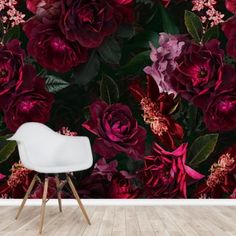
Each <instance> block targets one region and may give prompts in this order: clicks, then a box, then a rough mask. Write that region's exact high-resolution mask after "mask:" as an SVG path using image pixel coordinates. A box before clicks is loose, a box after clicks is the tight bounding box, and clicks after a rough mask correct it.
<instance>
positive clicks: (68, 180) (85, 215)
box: [66, 175, 91, 225]
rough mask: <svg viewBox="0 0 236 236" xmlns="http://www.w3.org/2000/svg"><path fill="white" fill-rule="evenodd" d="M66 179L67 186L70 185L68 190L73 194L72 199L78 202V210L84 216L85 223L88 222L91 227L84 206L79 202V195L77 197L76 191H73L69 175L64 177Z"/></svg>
mask: <svg viewBox="0 0 236 236" xmlns="http://www.w3.org/2000/svg"><path fill="white" fill-rule="evenodd" d="M66 178H67V182H68V184H69V185H70V188H71V190H72V192H73V194H74V197H75V198H76V200H77V202H78V204H79V207H80V209H81V211H82V213H83V215H84V217H85V219H86V221H87V222H88V224H89V225H91V222H90V220H89V217H88V214H87V212H86V210H85V209H84V206H83V204H82V202H81V200H80V197H79V195H78V193H77V191H76V189H75V186H74V184H73V182H72V180H71V178H70V176H69V175H66Z"/></svg>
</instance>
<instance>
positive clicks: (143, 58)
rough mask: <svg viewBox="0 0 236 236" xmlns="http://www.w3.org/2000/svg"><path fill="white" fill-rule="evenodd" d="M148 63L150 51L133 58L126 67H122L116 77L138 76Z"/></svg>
mask: <svg viewBox="0 0 236 236" xmlns="http://www.w3.org/2000/svg"><path fill="white" fill-rule="evenodd" d="M150 63H151V61H150V51H149V50H148V51H144V52H141V53H139V54H137V55H136V56H134V57H133V58H132V59H131V60H130V61H129V62H128V63H127V64H126V65H124V66H122V67H121V68H120V70H119V71H118V73H117V75H131V74H134V73H135V74H138V73H140V72H141V71H143V68H144V67H145V66H147V65H148V64H150Z"/></svg>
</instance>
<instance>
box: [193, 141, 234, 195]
mask: <svg viewBox="0 0 236 236" xmlns="http://www.w3.org/2000/svg"><path fill="white" fill-rule="evenodd" d="M235 174H236V144H235V145H233V146H232V147H231V148H229V149H228V150H227V151H226V152H224V153H223V154H222V155H221V156H220V157H219V159H218V161H217V162H216V163H214V164H213V165H212V166H211V168H210V175H209V176H208V178H207V180H206V181H205V182H204V183H203V184H201V185H200V186H199V187H198V189H197V191H196V193H195V196H196V197H200V198H222V197H225V194H227V195H228V196H229V197H232V198H234V196H235V188H236V181H235Z"/></svg>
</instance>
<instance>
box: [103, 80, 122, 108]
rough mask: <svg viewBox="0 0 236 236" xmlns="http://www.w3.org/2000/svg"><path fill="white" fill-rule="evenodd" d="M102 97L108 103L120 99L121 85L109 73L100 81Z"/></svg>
mask: <svg viewBox="0 0 236 236" xmlns="http://www.w3.org/2000/svg"><path fill="white" fill-rule="evenodd" d="M100 97H101V99H102V100H104V101H105V102H107V103H108V104H112V103H113V102H116V101H117V100H119V97H120V93H119V87H118V85H117V84H116V82H115V81H114V80H113V79H112V78H111V77H110V76H108V75H103V77H102V80H101V83H100Z"/></svg>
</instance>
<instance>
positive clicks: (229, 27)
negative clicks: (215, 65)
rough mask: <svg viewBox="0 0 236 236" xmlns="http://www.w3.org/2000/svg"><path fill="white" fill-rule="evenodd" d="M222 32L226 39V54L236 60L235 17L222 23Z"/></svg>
mask: <svg viewBox="0 0 236 236" xmlns="http://www.w3.org/2000/svg"><path fill="white" fill-rule="evenodd" d="M222 30H223V31H224V33H225V36H226V37H227V38H228V42H227V45H226V50H227V54H228V55H229V56H231V57H233V58H236V16H233V17H231V18H229V19H228V20H227V21H225V22H224V23H223V26H222Z"/></svg>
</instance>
